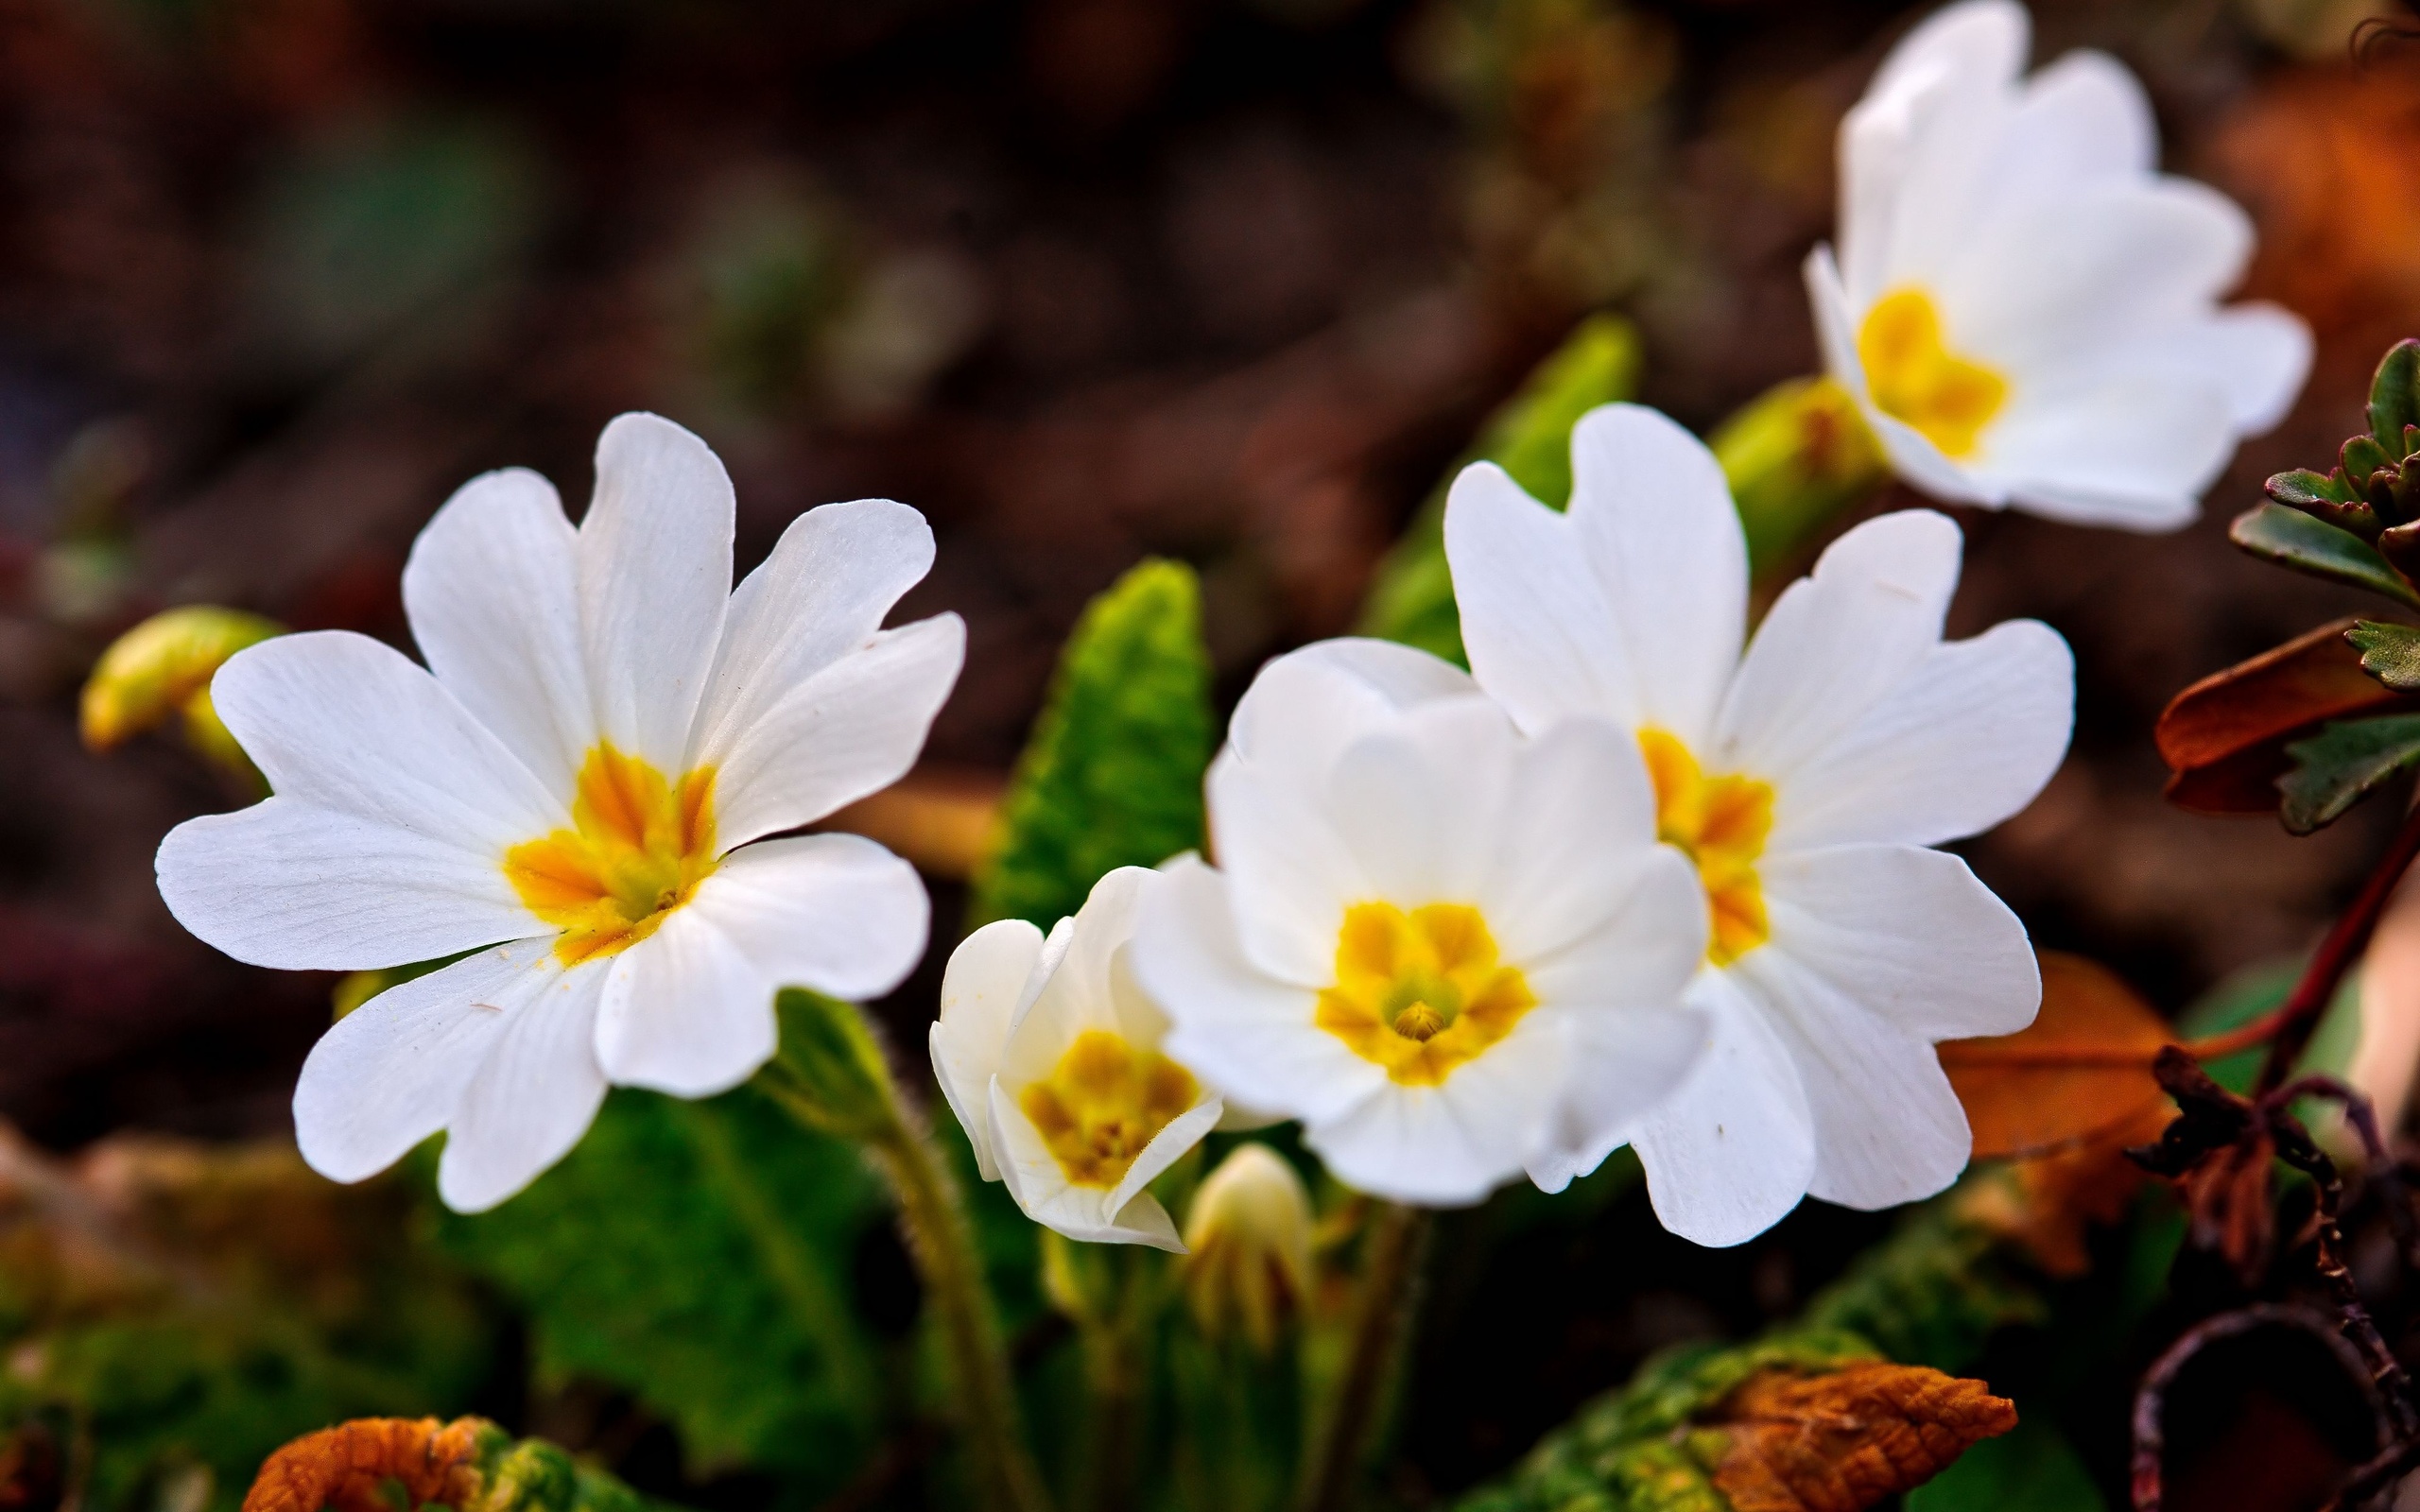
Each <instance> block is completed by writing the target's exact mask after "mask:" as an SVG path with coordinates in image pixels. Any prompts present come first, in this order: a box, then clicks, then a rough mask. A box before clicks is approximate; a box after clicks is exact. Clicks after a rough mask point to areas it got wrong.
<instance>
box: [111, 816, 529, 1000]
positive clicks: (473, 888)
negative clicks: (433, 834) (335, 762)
mask: <svg viewBox="0 0 2420 1512" xmlns="http://www.w3.org/2000/svg"><path fill="white" fill-rule="evenodd" d="M501 856H502V848H501V847H498V848H497V850H496V851H494V852H492V853H491V854H489V855H485V856H482V855H479V854H476V853H475V852H473V851H466V850H464V849H462V848H460V847H458V846H454V845H448V844H445V843H443V842H441V841H438V840H433V839H430V838H429V837H427V836H426V835H423V834H420V833H414V832H413V831H411V830H409V829H406V828H404V827H403V826H401V825H396V824H389V823H382V822H380V821H377V820H373V819H364V818H360V817H357V816H354V815H350V814H338V813H336V812H333V811H332V810H329V809H325V808H321V807H320V806H318V805H316V804H313V803H307V802H304V801H302V800H300V799H285V798H272V799H268V800H267V801H266V802H261V803H255V804H254V805H252V806H251V808H248V809H242V810H239V811H237V812H236V813H233V814H209V815H204V816H201V817H200V818H198V819H188V820H186V821H185V822H184V823H182V824H180V825H178V826H177V827H176V828H175V829H174V830H171V831H170V832H168V837H167V838H166V839H165V840H163V841H162V842H161V843H160V854H159V859H158V862H157V863H156V869H157V872H158V878H159V885H160V896H161V898H162V900H163V901H164V902H166V903H167V905H168V912H169V913H171V914H174V915H175V916H176V919H177V922H179V923H181V924H182V925H184V927H185V928H186V929H188V930H191V931H192V932H193V933H194V935H195V936H198V937H199V938H200V939H203V940H206V941H208V942H209V943H210V944H212V945H214V946H216V948H218V949H219V950H221V951H224V952H226V953H227V954H229V955H232V956H233V957H234V958H235V959H237V960H239V961H243V962H246V963H248V964H250V965H252V966H268V967H275V968H278V969H280V970H283V971H370V970H375V969H378V968H381V967H389V966H407V965H410V964H411V963H412V962H414V961H426V960H434V959H436V958H437V957H439V956H441V955H452V954H458V953H459V952H462V951H466V950H474V949H476V948H477V947H479V946H481V945H492V944H494V943H495V942H496V941H498V940H508V939H519V938H523V937H525V936H529V935H531V934H533V933H535V932H537V931H540V930H543V929H545V928H546V927H547V926H546V925H545V924H544V923H543V922H542V921H541V920H540V919H538V918H537V917H536V916H535V915H533V914H531V913H530V912H529V910H528V909H527V908H525V907H523V906H522V904H521V901H520V899H518V898H517V897H515V896H514V895H513V891H512V885H511V884H510V883H508V882H507V881H506V880H505V877H504V870H503V868H502V866H501V865H500V861H501Z"/></svg>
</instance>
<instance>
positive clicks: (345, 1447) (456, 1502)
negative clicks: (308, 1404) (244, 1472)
mask: <svg viewBox="0 0 2420 1512" xmlns="http://www.w3.org/2000/svg"><path fill="white" fill-rule="evenodd" d="M491 1432H493V1424H491V1423H489V1422H488V1421H487V1420H486V1419H485V1418H481V1417H458V1418H456V1419H455V1420H454V1421H452V1422H450V1423H441V1422H439V1421H438V1420H437V1419H436V1418H434V1417H362V1418H357V1419H355V1420H354V1421H353V1422H349V1423H339V1424H337V1426H336V1427H334V1428H322V1429H320V1431H319V1432H318V1433H316V1434H305V1435H302V1437H300V1438H298V1439H296V1440H294V1442H292V1443H290V1444H288V1445H286V1446H285V1448H284V1449H281V1450H279V1451H278V1452H276V1453H274V1454H271V1455H270V1456H269V1457H268V1461H267V1462H266V1463H264V1464H263V1465H262V1466H261V1472H260V1475H259V1477H258V1478H257V1479H255V1480H254V1481H253V1482H252V1488H251V1490H250V1491H248V1492H246V1493H245V1496H244V1508H243V1512H322V1509H323V1508H324V1509H327V1512H394V1507H395V1505H396V1503H395V1502H394V1501H393V1500H392V1499H391V1498H390V1497H389V1494H388V1490H387V1486H388V1484H389V1482H392V1483H395V1484H397V1485H400V1486H402V1487H403V1492H404V1499H403V1503H402V1504H403V1505H405V1506H407V1507H421V1506H425V1505H428V1504H429V1503H437V1504H439V1505H442V1506H449V1507H457V1508H462V1507H468V1506H470V1505H471V1503H472V1502H473V1500H474V1499H475V1498H476V1497H477V1496H478V1494H479V1490H480V1487H481V1477H480V1475H479V1472H478V1469H477V1468H476V1463H475V1462H476V1459H477V1455H478V1452H479V1443H480V1439H481V1436H482V1435H484V1434H487V1433H491Z"/></svg>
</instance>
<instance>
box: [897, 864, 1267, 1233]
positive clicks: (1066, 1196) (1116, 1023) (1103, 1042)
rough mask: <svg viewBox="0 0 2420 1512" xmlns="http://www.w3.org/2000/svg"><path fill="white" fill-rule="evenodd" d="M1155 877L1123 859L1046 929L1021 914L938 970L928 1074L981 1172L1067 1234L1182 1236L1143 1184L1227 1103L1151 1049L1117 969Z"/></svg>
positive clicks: (1145, 1023) (1158, 1027)
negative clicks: (937, 1010) (938, 1004)
mask: <svg viewBox="0 0 2420 1512" xmlns="http://www.w3.org/2000/svg"><path fill="white" fill-rule="evenodd" d="M1166 881H1167V879H1165V878H1163V877H1161V876H1159V875H1158V874H1157V873H1154V872H1150V871H1147V870H1145V869H1143V868H1140V867H1120V868H1117V869H1116V870H1115V871H1113V872H1111V873H1109V875H1107V876H1105V877H1103V878H1101V879H1100V881H1098V882H1097V883H1095V884H1094V885H1093V890H1092V894H1091V896H1089V897H1087V898H1086V899H1085V900H1084V906H1083V907H1082V908H1080V909H1079V910H1078V911H1077V913H1076V915H1075V917H1074V918H1072V919H1061V920H1059V924H1058V927H1057V928H1055V929H1053V930H1052V931H1051V932H1050V935H1049V937H1048V938H1047V939H1046V938H1044V936H1043V934H1042V931H1040V930H1038V929H1036V928H1034V927H1033V926H1032V925H1031V924H1029V923H1027V922H1026V921H1025V920H1024V919H1001V920H999V921H998V922H997V923H992V924H986V925H984V926H983V927H982V928H981V929H978V930H977V931H976V932H975V933H974V934H972V935H969V936H966V938H965V939H964V940H963V941H962V942H960V943H959V947H958V949H957V951H956V952H954V953H953V954H951V956H950V958H949V970H948V971H946V972H945V973H944V974H943V975H942V1016H941V1019H940V1021H939V1022H936V1023H935V1024H934V1025H933V1032H932V1048H933V1074H934V1075H935V1076H937V1077H938V1078H939V1079H940V1081H941V1084H942V1095H943V1096H945V1097H947V1098H948V1099H949V1106H950V1111H952V1112H954V1113H956V1114H957V1115H958V1122H959V1125H960V1126H961V1127H963V1128H964V1129H965V1130H966V1138H967V1141H968V1143H971V1144H973V1145H974V1146H975V1163H976V1165H977V1168H979V1169H980V1170H981V1171H982V1173H983V1179H984V1180H986V1181H1006V1182H1007V1183H1008V1187H1009V1194H1010V1195H1011V1196H1013V1197H1014V1198H1016V1200H1017V1206H1018V1207H1020V1208H1022V1209H1024V1210H1025V1212H1026V1216H1027V1217H1029V1218H1031V1219H1032V1220H1033V1221H1034V1222H1036V1223H1038V1224H1041V1225H1043V1226H1045V1227H1046V1228H1050V1229H1057V1230H1058V1231H1059V1232H1061V1233H1063V1234H1065V1235H1066V1236H1067V1237H1068V1238H1070V1239H1082V1240H1088V1241H1091V1242H1093V1243H1097V1244H1124V1245H1151V1246H1157V1247H1158V1248H1161V1249H1170V1250H1175V1251H1177V1252H1178V1253H1180V1254H1181V1253H1183V1252H1184V1241H1183V1240H1182V1239H1180V1238H1178V1237H1177V1231H1176V1225H1175V1224H1174V1223H1173V1222H1171V1221H1170V1220H1169V1218H1168V1214H1167V1209H1165V1208H1163V1207H1161V1206H1160V1203H1159V1199H1158V1198H1156V1197H1154V1196H1152V1195H1151V1194H1150V1193H1149V1192H1146V1191H1145V1190H1143V1189H1144V1188H1145V1187H1147V1186H1149V1185H1150V1182H1151V1180H1152V1178H1153V1177H1157V1176H1158V1175H1159V1174H1160V1173H1161V1172H1163V1171H1165V1170H1167V1168H1168V1166H1169V1165H1170V1164H1172V1163H1174V1161H1175V1160H1176V1159H1177V1157H1179V1156H1181V1155H1183V1154H1184V1152H1185V1151H1187V1150H1189V1149H1191V1148H1193V1146H1194V1145H1196V1144H1198V1143H1201V1136H1203V1135H1204V1134H1207V1133H1209V1132H1210V1130H1211V1128H1212V1127H1213V1126H1214V1125H1217V1124H1218V1122H1219V1117H1220V1115H1221V1113H1222V1111H1223V1109H1222V1108H1221V1107H1220V1104H1219V1097H1218V1094H1217V1093H1215V1092H1213V1091H1210V1090H1209V1089H1208V1088H1206V1087H1204V1086H1203V1085H1202V1084H1201V1081H1200V1079H1198V1078H1197V1077H1196V1076H1195V1075H1194V1074H1193V1073H1192V1072H1190V1071H1188V1070H1186V1069H1185V1068H1184V1066H1183V1065H1181V1064H1180V1063H1178V1062H1177V1061H1175V1060H1173V1059H1171V1058H1170V1057H1168V1055H1167V1053H1166V1052H1165V1051H1164V1050H1163V1049H1162V1041H1163V1040H1165V1039H1166V1038H1167V1029H1168V1021H1167V1015H1166V1014H1163V1013H1162V1012H1161V1011H1160V1009H1159V1007H1158V1005H1155V1004H1154V1003H1152V1002H1151V1000H1150V998H1148V997H1146V996H1144V995H1143V992H1142V989H1141V988H1138V987H1136V986H1135V984H1134V980H1133V977H1132V974H1131V972H1130V971H1129V970H1128V965H1127V957H1128V952H1129V950H1130V948H1131V947H1130V944H1129V942H1130V941H1131V940H1132V938H1133V935H1134V918H1135V913H1136V910H1137V908H1138V907H1139V906H1140V904H1141V902H1142V900H1143V899H1144V897H1145V896H1146V895H1147V894H1148V893H1149V892H1150V890H1151V889H1152V888H1153V887H1156V886H1163V885H1166Z"/></svg>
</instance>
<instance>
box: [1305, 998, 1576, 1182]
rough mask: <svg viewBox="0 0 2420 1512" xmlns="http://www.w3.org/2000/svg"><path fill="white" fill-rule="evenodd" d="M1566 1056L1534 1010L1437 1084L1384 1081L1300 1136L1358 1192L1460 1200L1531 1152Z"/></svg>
mask: <svg viewBox="0 0 2420 1512" xmlns="http://www.w3.org/2000/svg"><path fill="white" fill-rule="evenodd" d="M1565 1054H1566V1051H1565V1046H1564V1035H1563V1033H1562V1026H1561V1024H1559V1023H1557V1022H1554V1021H1552V1020H1550V1019H1542V1018H1540V1017H1538V1016H1537V1015H1535V1014H1531V1015H1530V1016H1528V1017H1525V1018H1524V1019H1523V1020H1522V1021H1521V1022H1520V1023H1519V1024H1518V1025H1517V1026H1515V1027H1514V1029H1513V1033H1512V1034H1511V1035H1510V1036H1508V1037H1507V1038H1505V1039H1504V1040H1499V1041H1498V1042H1497V1043H1495V1044H1494V1045H1491V1046H1489V1047H1488V1048H1487V1050H1486V1051H1485V1052H1483V1053H1482V1054H1480V1055H1479V1056H1478V1057H1476V1058H1475V1059H1472V1060H1468V1061H1465V1062H1463V1063H1462V1064H1461V1065H1460V1066H1457V1067H1456V1068H1454V1070H1453V1072H1452V1073H1451V1074H1448V1075H1447V1076H1446V1078H1445V1080H1444V1082H1443V1084H1442V1085H1440V1086H1436V1087H1403V1086H1395V1085H1393V1084H1392V1083H1390V1084H1388V1085H1386V1086H1385V1087H1384V1088H1383V1090H1381V1091H1377V1092H1376V1093H1375V1094H1374V1095H1372V1096H1368V1097H1364V1098H1362V1099H1361V1100H1360V1102H1359V1103H1358V1104H1357V1105H1356V1106H1354V1107H1352V1108H1348V1109H1346V1110H1345V1111H1344V1112H1343V1113H1341V1114H1340V1115H1338V1116H1335V1117H1331V1118H1323V1119H1317V1120H1309V1121H1306V1122H1305V1127H1304V1130H1303V1143H1305V1144H1307V1145H1309V1146H1310V1147H1311V1148H1312V1149H1313V1150H1314V1151H1316V1152H1317V1153H1318V1155H1319V1158H1320V1159H1321V1160H1323V1161H1325V1162H1326V1164H1327V1167H1328V1169H1329V1170H1330V1171H1333V1172H1334V1173H1335V1174H1336V1176H1337V1178H1338V1179H1339V1180H1340V1181H1342V1182H1344V1183H1345V1185H1347V1186H1350V1187H1352V1188H1354V1189H1355V1190H1357V1191H1360V1192H1367V1193H1370V1194H1373V1195H1374V1196H1381V1197H1386V1198H1388V1199H1390V1200H1392V1201H1395V1202H1412V1203H1418V1204H1420V1205H1422V1206H1424V1207H1436V1208H1453V1207H1462V1206H1466V1205H1468V1204H1470V1203H1474V1202H1477V1201H1478V1200H1479V1199H1480V1198H1482V1197H1484V1196H1486V1195H1487V1194H1488V1193H1490V1192H1492V1191H1494V1190H1495V1188H1496V1187H1498V1186H1501V1185H1502V1184H1503V1183H1505V1182H1506V1181H1508V1180H1511V1179H1512V1178H1513V1177H1516V1176H1519V1175H1520V1174H1521V1172H1522V1170H1523V1168H1524V1166H1525V1165H1526V1163H1527V1162H1528V1161H1529V1160H1530V1157H1531V1156H1532V1155H1534V1154H1535V1153H1536V1152H1537V1150H1538V1148H1539V1146H1540V1144H1541V1143H1542V1142H1543V1140H1544V1138H1545V1134H1546V1127H1547V1119H1548V1117H1549V1116H1550V1115H1551V1113H1552V1112H1553V1111H1554V1104H1555V1099H1554V1096H1553V1093H1554V1092H1555V1091H1559V1090H1560V1089H1561V1087H1562V1085H1563V1081H1564V1070H1565V1063H1564V1056H1565Z"/></svg>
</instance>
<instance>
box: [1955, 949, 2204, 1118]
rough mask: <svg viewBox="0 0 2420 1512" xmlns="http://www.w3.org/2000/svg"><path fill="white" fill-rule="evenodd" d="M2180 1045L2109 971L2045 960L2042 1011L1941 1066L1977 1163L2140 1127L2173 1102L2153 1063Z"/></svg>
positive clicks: (2058, 956)
mask: <svg viewBox="0 0 2420 1512" xmlns="http://www.w3.org/2000/svg"><path fill="white" fill-rule="evenodd" d="M2174 1038H2175V1036H2174V1035H2173V1034H2171V1033H2170V1032H2169V1026H2168V1023H2167V1022H2166V1021H2165V1020H2163V1019H2161V1018H2160V1016H2159V1015H2158V1014H2156V1013H2154V1012H2152V1008H2151V1005H2149V1004H2147V1003H2145V1002H2144V1001H2143V1000H2142V999H2141V998H2139V997H2137V996H2135V991H2134V989H2133V988H2129V987H2128V986H2127V985H2126V984H2125V983H2124V982H2122V981H2120V980H2118V977H2117V975H2116V974H2115V973H2113V972H2111V971H2109V970H2108V969H2106V968H2105V967H2101V966H2098V965H2095V964H2094V963H2093V962H2091V961H2087V960H2085V959H2084V958H2083V956H2080V955H2068V954H2065V953H2063V952H2059V951H2045V952H2043V953H2042V1011H2041V1012H2040V1013H2039V1014H2038V1015H2036V1016H2035V1018H2034V1020H2033V1022H2032V1023H2031V1024H2030V1025H2028V1026H2027V1027H2026V1028H2024V1029H2021V1030H2019V1031H2018V1032H2016V1033H2015V1034H2011V1035H2000V1036H1997V1037H1995V1038H1992V1039H1988V1040H1947V1041H1945V1042H1944V1043H1943V1045H1942V1046H1941V1063H1942V1066H1943V1068H1944V1069H1945V1070H1946V1071H1947V1072H1948V1073H1949V1083H1950V1085H1951V1086H1952V1087H1955V1088H1956V1089H1957V1090H1958V1100H1959V1101H1960V1102H1962V1103H1963V1104H1965V1105H1966V1122H1967V1124H1968V1125H1970V1126H1971V1127H1972V1128H1973V1129H1974V1131H1975V1156H1976V1158H1977V1159H1978V1160H1984V1159H1990V1158H1992V1157H1996V1156H2026V1155H2041V1154H2045V1153H2048V1152H2050V1151H2053V1150H2058V1149H2061V1148H2065V1147H2069V1146H2073V1145H2076V1144H2078V1143H2083V1142H2085V1141H2089V1140H2092V1139H2094V1138H2095V1137H2096V1136H2100V1135H2103V1134H2106V1133H2108V1132H2109V1131H2110V1130H2113V1129H2117V1128H2120V1127H2125V1126H2130V1125H2135V1124H2138V1123H2139V1122H2140V1121H2141V1119H2142V1117H2143V1115H2144V1113H2145V1112H2146V1111H2147V1110H2151V1109H2155V1108H2159V1107H2160V1106H2161V1104H2162V1103H2163V1102H2164V1101H2165V1100H2166V1097H2167V1094H2166V1093H2165V1092H2163V1091H2160V1089H2159V1084H2158V1083H2157V1082H2155V1081H2153V1080H2152V1057H2153V1056H2154V1055H2156V1054H2157V1053H2158V1052H2159V1048H2160V1046H2162V1045H2164V1044H2167V1043H2169V1042H2170V1041H2171V1040H2174Z"/></svg>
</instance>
